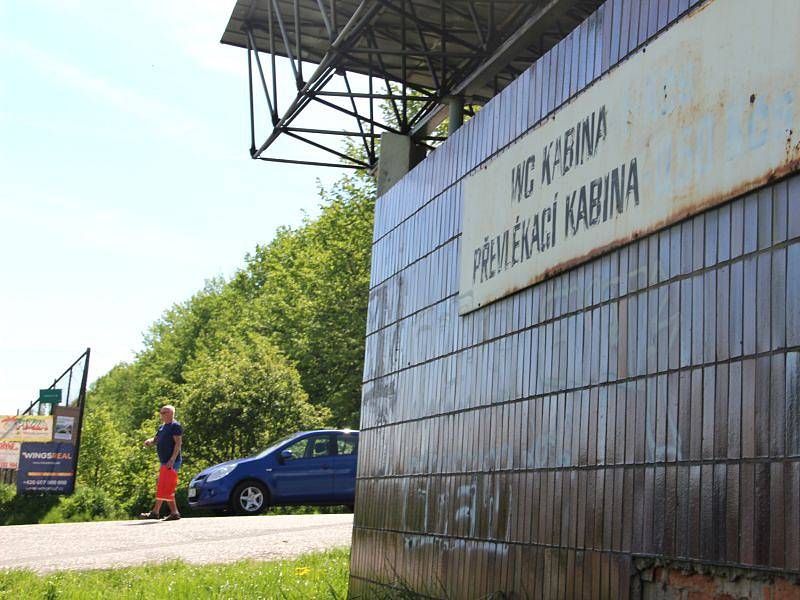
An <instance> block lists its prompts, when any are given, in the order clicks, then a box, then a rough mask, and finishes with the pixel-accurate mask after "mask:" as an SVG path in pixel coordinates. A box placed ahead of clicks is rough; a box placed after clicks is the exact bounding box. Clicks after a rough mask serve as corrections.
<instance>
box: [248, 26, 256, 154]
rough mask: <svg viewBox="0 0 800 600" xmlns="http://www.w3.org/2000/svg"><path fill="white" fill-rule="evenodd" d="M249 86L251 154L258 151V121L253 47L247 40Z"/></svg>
mask: <svg viewBox="0 0 800 600" xmlns="http://www.w3.org/2000/svg"><path fill="white" fill-rule="evenodd" d="M247 87H248V91H249V92H250V156H253V154H255V152H256V123H255V115H254V110H253V49H252V48H251V47H250V40H249V39H248V40H247Z"/></svg>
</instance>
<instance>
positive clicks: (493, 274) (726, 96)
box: [459, 0, 800, 314]
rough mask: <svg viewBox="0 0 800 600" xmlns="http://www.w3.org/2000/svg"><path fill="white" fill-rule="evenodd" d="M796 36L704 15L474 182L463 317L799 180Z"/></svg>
mask: <svg viewBox="0 0 800 600" xmlns="http://www.w3.org/2000/svg"><path fill="white" fill-rule="evenodd" d="M799 33H800V2H798V1H797V0H771V1H770V2H764V3H758V6H757V7H755V6H754V4H753V3H752V2H750V1H749V0H716V1H713V2H709V3H708V4H705V5H703V6H702V7H700V8H699V9H698V10H697V11H696V12H694V13H693V14H691V15H690V16H688V17H686V18H684V19H683V20H681V21H680V22H678V23H677V24H676V25H675V26H674V27H672V28H670V29H669V30H668V31H666V32H665V33H664V34H663V35H661V36H660V37H658V38H657V39H656V40H654V41H653V42H652V43H651V44H649V45H648V46H646V47H644V48H642V49H640V50H639V51H638V52H637V53H636V54H635V55H634V56H632V57H630V58H629V59H628V60H626V61H625V62H624V63H622V64H620V65H619V66H618V67H617V68H615V69H614V70H613V71H611V72H609V73H608V74H607V75H606V76H604V78H602V79H601V80H599V81H597V82H596V83H594V84H593V85H592V86H590V87H589V88H588V89H587V90H585V91H584V92H582V93H581V94H580V95H579V96H577V97H576V98H575V99H573V100H572V101H571V102H570V103H569V104H568V105H566V106H564V107H563V108H562V109H560V110H559V111H558V112H557V113H556V114H555V115H554V116H552V117H551V118H549V119H548V120H547V121H545V122H543V123H542V124H540V125H539V126H538V127H537V128H536V129H535V130H533V131H531V132H529V133H528V134H526V135H524V136H523V137H521V138H520V139H519V140H518V141H517V142H516V143H515V144H513V145H512V146H510V147H509V148H508V149H507V150H506V151H504V152H503V153H501V154H500V155H498V156H497V157H496V158H495V159H493V160H492V161H490V162H489V163H488V164H487V165H485V166H484V167H482V168H481V169H479V170H478V171H476V172H475V173H474V174H473V175H471V176H470V177H468V178H467V179H466V180H465V182H464V222H463V239H462V245H461V260H460V288H459V312H460V313H461V314H464V313H467V312H469V311H471V310H475V309H477V308H479V307H481V306H484V305H486V304H487V303H489V302H492V301H494V300H497V299H499V298H502V297H503V296H506V295H508V294H511V293H513V292H515V291H517V290H519V289H522V288H524V287H527V286H529V285H531V284H533V283H536V282H537V281H541V280H542V279H545V278H547V277H549V276H551V275H553V274H554V273H557V272H559V271H562V270H564V269H567V268H569V267H571V266H573V265H575V264H578V263H580V262H583V261H585V260H586V259H588V258H590V257H592V256H595V255H598V254H601V253H604V252H607V251H608V250H609V249H611V248H613V247H616V246H619V245H622V244H625V243H627V242H629V241H630V240H632V239H635V238H637V237H639V236H641V235H644V234H646V233H649V232H652V231H655V230H658V229H661V228H663V227H664V226H666V225H668V224H670V223H672V222H675V221H677V220H680V219H682V218H684V217H686V216H687V215H690V214H693V213H696V212H699V211H701V210H704V209H706V208H708V207H710V206H713V205H715V204H718V203H720V202H723V201H725V200H728V199H730V198H733V197H735V196H737V195H740V194H742V193H744V192H746V191H748V190H750V189H753V188H755V187H757V186H760V185H763V184H764V183H767V182H769V181H771V180H772V179H774V178H776V177H780V176H783V175H785V174H787V173H790V172H792V171H795V170H798V168H800V105H799V104H798V102H800V97H799V96H798V95H800V68H798V65H799V64H800V62H798V61H800V58H798V57H800V34H799Z"/></svg>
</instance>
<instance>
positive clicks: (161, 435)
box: [156, 421, 183, 470]
mask: <svg viewBox="0 0 800 600" xmlns="http://www.w3.org/2000/svg"><path fill="white" fill-rule="evenodd" d="M175 435H183V427H181V424H180V423H178V422H177V421H172V423H162V424H161V426H159V428H158V431H157V432H156V451H157V452H158V460H159V461H161V464H162V465H165V464H167V463H168V462H169V459H170V458H172V452H173V450H175V439H174V438H173V437H172V436H175ZM181 458H182V457H181V453H180V450H179V451H178V456H176V457H175V470H177V469H178V467H179V466H180V464H181Z"/></svg>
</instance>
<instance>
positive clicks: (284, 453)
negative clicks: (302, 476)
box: [281, 450, 294, 462]
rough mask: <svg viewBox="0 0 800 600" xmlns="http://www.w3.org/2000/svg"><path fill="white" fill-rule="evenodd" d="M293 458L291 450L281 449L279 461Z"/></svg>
mask: <svg viewBox="0 0 800 600" xmlns="http://www.w3.org/2000/svg"><path fill="white" fill-rule="evenodd" d="M293 458H294V454H292V451H291V450H281V462H286V461H287V460H292V459H293Z"/></svg>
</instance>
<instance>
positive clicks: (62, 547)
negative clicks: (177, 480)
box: [0, 514, 353, 573]
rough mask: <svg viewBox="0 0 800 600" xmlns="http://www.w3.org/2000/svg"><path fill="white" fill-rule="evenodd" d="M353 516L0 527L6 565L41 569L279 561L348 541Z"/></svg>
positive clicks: (1, 564) (2, 565) (0, 562)
mask: <svg viewBox="0 0 800 600" xmlns="http://www.w3.org/2000/svg"><path fill="white" fill-rule="evenodd" d="M352 529H353V515H352V514H345V515H302V516H284V515H274V516H269V515H267V516H260V517H201V518H195V519H181V520H180V521H172V522H161V521H106V522H101V523H59V524H53V525H13V526H9V527H0V548H2V549H3V551H2V552H0V569H32V570H34V571H37V572H39V573H46V572H49V571H58V570H65V569H70V570H73V569H105V568H110V567H127V566H134V565H141V564H145V563H155V562H164V561H169V560H175V559H180V560H183V561H186V562H189V563H195V564H202V563H224V562H232V561H236V560H242V559H246V558H252V559H258V560H274V559H281V558H290V557H293V556H297V555H299V554H304V553H306V552H314V551H321V550H328V549H330V548H334V547H337V546H347V545H349V544H350V538H351V534H352Z"/></svg>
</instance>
